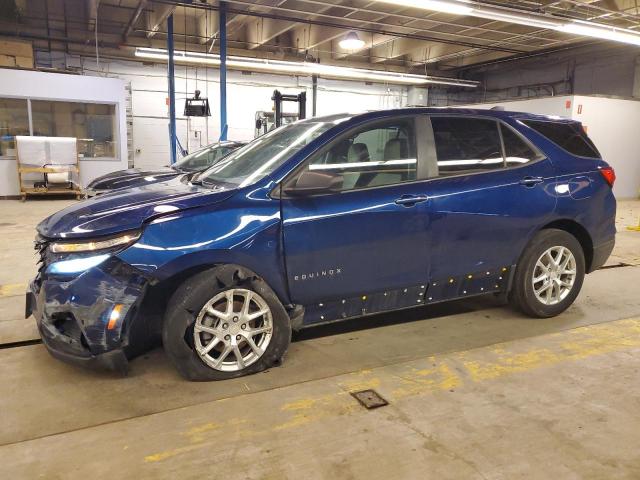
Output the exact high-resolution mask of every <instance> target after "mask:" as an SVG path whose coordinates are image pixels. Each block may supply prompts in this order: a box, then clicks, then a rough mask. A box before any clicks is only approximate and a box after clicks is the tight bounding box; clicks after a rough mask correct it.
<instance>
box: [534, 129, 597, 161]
mask: <svg viewBox="0 0 640 480" xmlns="http://www.w3.org/2000/svg"><path fill="white" fill-rule="evenodd" d="M522 123H524V124H525V125H527V126H528V127H531V128H533V129H534V130H535V131H536V132H538V133H539V134H541V135H544V136H545V137H547V138H548V139H549V140H551V141H552V142H553V143H555V144H556V145H558V146H559V147H561V148H563V149H564V150H566V151H567V152H569V153H570V154H572V155H576V156H578V157H589V158H600V152H598V149H597V148H596V146H595V145H594V144H593V142H592V141H591V139H590V138H589V137H587V134H586V133H585V131H584V129H583V128H582V125H581V124H580V123H578V122H571V123H567V122H563V123H560V122H550V121H543V120H522Z"/></svg>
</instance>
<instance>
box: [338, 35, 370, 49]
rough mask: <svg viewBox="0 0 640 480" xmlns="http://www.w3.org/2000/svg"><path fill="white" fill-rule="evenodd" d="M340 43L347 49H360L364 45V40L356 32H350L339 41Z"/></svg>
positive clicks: (341, 46)
mask: <svg viewBox="0 0 640 480" xmlns="http://www.w3.org/2000/svg"><path fill="white" fill-rule="evenodd" d="M338 45H340V48H343V49H345V50H360V49H361V48H362V47H364V40H362V39H361V38H360V37H358V34H357V33H356V32H349V33H347V35H346V36H345V37H344V38H343V39H342V40H340V41H339V42H338Z"/></svg>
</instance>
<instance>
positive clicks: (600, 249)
mask: <svg viewBox="0 0 640 480" xmlns="http://www.w3.org/2000/svg"><path fill="white" fill-rule="evenodd" d="M615 244H616V239H615V237H614V238H612V239H611V240H609V241H608V242H605V243H601V244H600V245H598V246H597V247H593V259H592V260H591V265H590V267H589V270H588V271H587V273H591V272H594V271H596V270H597V269H599V268H600V267H602V266H603V265H604V264H605V263H606V261H607V260H608V259H609V256H610V255H611V252H612V251H613V247H614V246H615Z"/></svg>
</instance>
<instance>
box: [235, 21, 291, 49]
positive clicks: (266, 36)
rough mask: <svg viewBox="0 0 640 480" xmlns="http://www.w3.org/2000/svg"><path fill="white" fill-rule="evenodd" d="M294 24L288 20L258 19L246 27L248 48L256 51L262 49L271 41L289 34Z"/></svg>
mask: <svg viewBox="0 0 640 480" xmlns="http://www.w3.org/2000/svg"><path fill="white" fill-rule="evenodd" d="M293 26H294V24H292V23H291V22H288V21H286V20H272V19H269V18H256V19H255V20H251V21H250V22H249V23H248V24H247V25H246V30H245V33H246V40H247V47H248V48H249V49H254V48H258V47H261V46H262V45H264V44H265V43H268V42H269V41H270V40H273V39H274V38H276V37H278V36H280V35H282V34H284V33H286V32H288V31H289V30H291V29H292V28H293Z"/></svg>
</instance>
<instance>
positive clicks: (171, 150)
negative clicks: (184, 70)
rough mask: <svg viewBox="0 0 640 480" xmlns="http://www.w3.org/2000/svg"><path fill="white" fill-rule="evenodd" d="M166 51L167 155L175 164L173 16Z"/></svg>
mask: <svg viewBox="0 0 640 480" xmlns="http://www.w3.org/2000/svg"><path fill="white" fill-rule="evenodd" d="M167 51H168V52H169V68H168V72H167V77H168V83H169V153H170V154H171V163H172V164H174V163H176V160H177V155H176V81H175V63H174V60H173V15H169V18H167Z"/></svg>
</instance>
